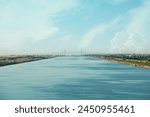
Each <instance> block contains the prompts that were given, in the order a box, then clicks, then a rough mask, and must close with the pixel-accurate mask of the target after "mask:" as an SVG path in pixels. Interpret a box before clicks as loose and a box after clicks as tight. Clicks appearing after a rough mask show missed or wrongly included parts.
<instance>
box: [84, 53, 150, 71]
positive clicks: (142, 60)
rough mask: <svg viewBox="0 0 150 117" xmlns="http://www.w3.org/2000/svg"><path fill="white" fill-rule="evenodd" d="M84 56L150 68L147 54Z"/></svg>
mask: <svg viewBox="0 0 150 117" xmlns="http://www.w3.org/2000/svg"><path fill="white" fill-rule="evenodd" d="M85 56H92V57H96V58H98V59H105V60H108V61H113V62H119V63H121V64H128V65H132V66H137V67H143V68H148V69H150V55H149V54H104V55H100V54H93V55H92V54H91V55H85Z"/></svg>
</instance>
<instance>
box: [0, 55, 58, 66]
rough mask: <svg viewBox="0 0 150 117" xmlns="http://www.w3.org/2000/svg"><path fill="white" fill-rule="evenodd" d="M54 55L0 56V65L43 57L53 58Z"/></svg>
mask: <svg viewBox="0 0 150 117" xmlns="http://www.w3.org/2000/svg"><path fill="white" fill-rule="evenodd" d="M54 57H56V56H54V55H18V56H17V55H16V56H14V55H13V56H0V67H2V66H6V65H13V64H19V63H25V62H32V61H38V60H43V59H49V58H54Z"/></svg>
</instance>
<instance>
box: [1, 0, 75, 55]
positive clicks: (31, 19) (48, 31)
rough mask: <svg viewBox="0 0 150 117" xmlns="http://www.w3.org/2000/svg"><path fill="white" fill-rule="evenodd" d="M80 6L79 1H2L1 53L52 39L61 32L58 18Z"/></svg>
mask: <svg viewBox="0 0 150 117" xmlns="http://www.w3.org/2000/svg"><path fill="white" fill-rule="evenodd" d="M77 5H78V0H65V2H64V1H63V0H57V1H55V0H29V1H25V0H24V1H21V0H4V1H2V0H1V1H0V52H3V51H7V52H9V51H10V53H11V52H14V50H17V51H19V50H20V49H25V48H26V47H27V46H28V45H30V44H32V43H33V45H34V44H36V43H38V42H40V41H43V40H45V39H50V38H51V37H53V36H54V35H55V34H56V33H57V32H58V31H59V27H58V26H57V25H56V24H55V19H56V18H57V17H59V16H60V15H61V14H62V13H63V12H64V11H66V10H69V9H71V8H74V7H76V6H77ZM28 43H29V44H28ZM26 44H27V45H26Z"/></svg>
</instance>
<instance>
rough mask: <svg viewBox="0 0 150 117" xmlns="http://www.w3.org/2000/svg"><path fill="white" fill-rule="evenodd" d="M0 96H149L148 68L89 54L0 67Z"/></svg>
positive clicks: (149, 76) (120, 97) (55, 97)
mask: <svg viewBox="0 0 150 117" xmlns="http://www.w3.org/2000/svg"><path fill="white" fill-rule="evenodd" d="M0 99H1V100H2V99H13V100H14V99H25V100H26V99H31V100H32V99H36V100H37V99H45V100H49V99H63V100H66V99H69V100H70V99H77V100H79V99H80V100H81V99H90V100H91V99H112V100H114V99H120V100H121V99H126V100H127V99H140V100H141V99H150V70H148V69H143V68H137V67H133V66H128V65H123V64H119V63H113V62H108V61H104V60H96V59H95V58H90V57H58V58H52V59H47V60H41V61H35V62H30V63H23V64H17V65H10V66H5V67H1V68H0Z"/></svg>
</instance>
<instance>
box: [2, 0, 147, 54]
mask: <svg viewBox="0 0 150 117" xmlns="http://www.w3.org/2000/svg"><path fill="white" fill-rule="evenodd" d="M64 50H66V51H80V50H82V51H85V52H97V53H138V54H150V0H0V55H4V54H48V53H52V52H62V51H64Z"/></svg>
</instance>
